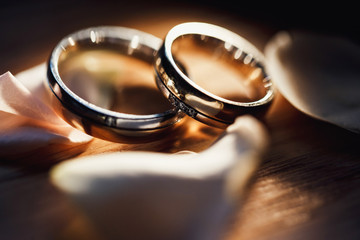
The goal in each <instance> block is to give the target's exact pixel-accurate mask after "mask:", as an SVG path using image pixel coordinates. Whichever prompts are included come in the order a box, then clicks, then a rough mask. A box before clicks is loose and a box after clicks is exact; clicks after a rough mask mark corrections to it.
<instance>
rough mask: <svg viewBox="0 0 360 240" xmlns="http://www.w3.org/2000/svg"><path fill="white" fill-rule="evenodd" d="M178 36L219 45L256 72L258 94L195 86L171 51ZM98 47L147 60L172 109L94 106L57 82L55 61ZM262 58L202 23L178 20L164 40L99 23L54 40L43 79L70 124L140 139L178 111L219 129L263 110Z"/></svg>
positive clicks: (267, 99) (267, 90)
mask: <svg viewBox="0 0 360 240" xmlns="http://www.w3.org/2000/svg"><path fill="white" fill-rule="evenodd" d="M183 37H190V38H192V39H193V40H194V41H197V42H199V43H200V44H201V45H203V46H207V47H208V48H213V47H216V48H217V49H219V47H220V49H221V51H223V53H225V54H226V55H227V56H229V57H230V58H231V60H232V61H234V62H236V63H237V64H240V65H242V66H246V67H248V68H249V69H253V70H257V72H258V73H259V75H260V81H261V88H262V92H264V94H263V96H261V97H260V99H257V100H255V101H249V102H240V101H233V100H229V99H225V98H223V97H220V96H217V95H215V94H213V93H211V92H209V91H207V90H205V89H204V88H202V87H200V86H199V85H198V84H196V83H195V82H194V81H193V80H191V78H190V77H189V76H188V74H187V72H186V69H185V67H184V66H183V64H182V63H180V62H179V61H177V59H176V58H175V57H176V56H174V55H173V51H172V47H173V44H174V42H175V41H176V40H177V39H180V38H183ZM99 46H100V47H105V48H109V49H116V51H117V52H118V53H121V54H123V55H125V56H130V57H133V58H136V59H140V60H142V61H145V62H146V63H148V64H151V65H152V66H153V67H154V70H155V71H154V72H155V73H154V75H155V81H156V84H157V86H158V88H159V89H160V91H161V92H162V93H163V94H164V96H165V97H166V98H167V99H168V100H169V101H170V102H171V104H172V108H170V109H168V110H167V111H165V112H161V113H156V114H149V115H135V114H127V113H121V112H117V111H112V110H109V109H106V108H104V107H102V106H98V105H95V104H93V103H90V102H89V101H87V100H85V99H84V98H82V97H80V96H78V95H77V94H76V93H74V91H72V89H70V88H69V86H68V85H67V84H65V82H64V81H63V79H62V77H61V74H60V73H59V64H61V62H62V61H64V59H66V56H67V55H68V54H71V53H74V52H76V49H78V48H79V47H86V48H88V49H92V48H97V47H99ZM264 62H265V61H264V57H263V55H262V54H261V52H260V51H259V50H258V49H257V48H256V47H254V46H253V45H252V44H251V43H249V42H248V41H247V40H245V39H244V38H242V37H240V36H239V35H237V34H235V33H233V32H231V31H229V30H227V29H225V28H222V27H219V26H216V25H212V24H208V23H199V22H189V23H183V24H179V25H177V26H175V27H173V28H172V29H171V30H170V31H169V32H168V34H167V35H166V37H165V39H164V41H162V40H161V39H159V38H157V37H155V36H153V35H150V34H148V33H144V32H141V31H138V30H135V29H130V28H124V27H111V26H101V27H92V28H88V29H84V30H80V31H77V32H75V33H73V34H70V35H68V36H66V37H65V38H63V39H62V40H61V41H60V42H59V43H58V44H57V46H56V47H55V48H54V50H53V51H52V53H51V56H50V59H49V62H48V72H47V76H48V78H47V81H48V86H49V89H50V90H51V92H52V94H51V96H53V100H54V101H52V102H53V105H54V108H55V110H56V111H57V113H58V114H59V115H60V116H61V117H62V118H63V119H64V120H66V121H67V122H68V123H69V124H71V125H72V126H74V127H75V128H78V129H80V130H82V131H84V132H85V133H87V134H90V135H92V136H94V137H98V138H102V139H106V140H110V141H116V142H134V141H135V142H141V141H146V140H147V139H152V138H153V136H157V135H158V134H161V133H163V132H164V131H165V130H167V129H169V128H171V127H173V126H174V125H175V124H176V123H177V122H179V121H180V120H181V119H182V118H183V116H184V114H187V115H189V116H190V117H192V118H194V119H196V120H198V121H201V122H203V123H205V124H208V125H210V126H214V127H219V128H226V126H228V125H229V124H231V123H233V122H234V120H235V118H236V117H237V116H239V115H243V114H252V115H258V114H263V113H264V112H265V111H266V109H267V108H268V106H269V105H270V103H271V101H272V99H273V97H274V89H273V86H272V83H271V79H270V77H269V76H268V75H267V73H266V71H265V64H264ZM219 81H221V79H219ZM83 87H84V88H86V87H87V86H86V85H84V86H83Z"/></svg>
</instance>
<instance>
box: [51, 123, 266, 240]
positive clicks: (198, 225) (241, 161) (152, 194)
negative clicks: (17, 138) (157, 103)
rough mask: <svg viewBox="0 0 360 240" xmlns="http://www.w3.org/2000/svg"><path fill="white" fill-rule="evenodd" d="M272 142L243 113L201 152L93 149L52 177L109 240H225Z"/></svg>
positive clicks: (60, 168) (53, 171) (263, 131)
mask: <svg viewBox="0 0 360 240" xmlns="http://www.w3.org/2000/svg"><path fill="white" fill-rule="evenodd" d="M267 141H268V137H267V133H266V131H265V129H264V128H263V126H262V124H261V123H259V122H258V121H257V120H255V119H254V118H252V117H249V116H243V117H240V118H238V119H237V121H236V122H235V123H234V124H233V125H231V126H229V127H228V129H227V130H226V131H225V133H224V135H222V136H221V137H219V139H218V140H217V141H216V142H215V143H214V144H213V145H212V146H211V147H210V148H208V149H207V150H205V151H203V152H201V153H198V154H196V153H182V154H165V153H154V152H117V153H107V154H101V155H93V156H87V157H83V158H78V159H73V160H69V161H66V162H62V163H60V164H59V165H57V166H56V167H55V168H54V169H53V170H52V172H51V173H52V174H51V177H52V181H53V183H54V185H55V186H57V187H58V188H59V189H60V190H62V191H63V192H65V193H66V194H68V195H69V197H70V199H71V200H72V201H73V202H74V203H75V204H76V205H77V206H78V207H79V209H81V210H82V211H83V212H84V214H85V216H87V217H88V218H89V219H90V220H91V221H92V223H94V225H95V226H96V227H97V230H98V232H99V233H100V234H101V235H102V236H104V239H157V240H162V239H172V240H178V239H179V240H180V239H184V240H185V239H186V240H192V239H193V240H199V239H206V240H212V239H220V238H221V235H222V234H223V233H224V231H225V228H226V227H227V226H228V223H229V220H230V219H231V217H232V216H233V214H235V210H236V209H238V208H239V207H240V205H241V199H242V196H243V195H244V193H245V190H246V188H247V186H248V184H249V182H250V179H251V178H252V176H253V175H254V172H255V170H256V169H257V167H258V166H259V164H260V162H261V157H262V155H263V154H264V151H265V149H266V146H267Z"/></svg>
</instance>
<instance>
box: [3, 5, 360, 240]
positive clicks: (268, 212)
mask: <svg viewBox="0 0 360 240" xmlns="http://www.w3.org/2000/svg"><path fill="white" fill-rule="evenodd" d="M40 3H42V5H39V4H38V5H37V4H27V5H24V6H13V5H9V6H5V7H4V8H2V12H1V14H0V15H1V20H2V21H0V29H1V32H2V33H6V34H5V35H6V37H4V36H5V35H2V39H1V40H0V43H1V44H0V54H1V58H0V60H1V61H0V71H1V73H2V72H5V71H8V70H10V71H11V72H12V73H13V74H15V73H17V72H19V71H22V70H25V69H27V68H29V67H32V66H35V65H37V64H39V63H41V62H44V61H46V59H47V57H48V55H49V53H50V51H51V49H52V47H53V46H54V45H55V44H56V42H57V41H58V40H59V39H60V38H61V37H63V35H65V34H68V33H70V32H72V31H74V30H77V29H80V28H83V27H88V26H92V25H103V24H111V25H120V26H128V27H134V28H138V29H140V30H145V31H148V32H150V33H153V34H154V35H156V36H159V37H163V36H164V35H165V34H166V32H167V30H168V29H169V28H170V27H171V26H173V25H175V24H176V23H180V22H183V21H207V22H211V23H215V24H219V25H222V26H225V27H228V28H229V29H231V30H234V31H235V32H238V33H239V34H241V35H243V36H245V37H247V38H248V39H249V40H251V41H252V42H253V43H254V44H255V45H256V46H258V47H259V48H262V47H263V46H264V44H265V43H266V41H267V40H268V39H269V38H270V37H271V35H272V33H273V32H275V31H276V29H272V28H270V27H269V26H267V25H259V24H258V23H253V22H252V21H248V20H247V19H243V18H241V17H239V15H234V14H230V13H229V12H227V11H224V10H221V9H215V10H214V9H210V8H199V7H188V6H185V5H184V6H182V7H178V6H176V7H174V6H167V7H166V8H165V7H163V8H153V7H152V8H149V6H148V5H145V6H143V8H139V6H135V5H128V6H120V5H119V4H115V3H112V2H105V4H95V3H94V2H92V4H88V5H86V4H83V2H82V1H79V2H75V3H74V4H73V5H66V4H70V3H69V2H67V1H65V2H64V3H63V4H59V3H58V4H54V3H52V4H51V3H44V2H40ZM69 6H72V7H69ZM3 20H4V21H3ZM264 124H265V125H266V126H267V128H268V129H269V132H270V136H271V141H272V142H271V147H270V149H269V151H268V153H267V155H266V157H265V159H264V162H263V164H262V166H261V168H260V169H259V171H258V173H257V174H256V176H255V178H254V183H253V184H252V187H251V189H250V192H249V195H248V197H247V199H246V200H245V202H244V203H243V204H244V205H243V206H244V207H243V208H242V211H240V212H239V213H238V215H237V217H236V219H234V221H233V224H232V225H231V226H230V227H229V234H228V235H227V236H224V239H226V240H235V239H240V240H241V239H244V240H245V239H246V240H248V239H251V240H255V239H256V240H260V239H289V240H294V239H314V240H315V239H349V240H350V239H360V218H359V216H360V201H359V199H360V190H359V186H360V150H359V143H360V141H359V140H360V137H359V135H356V134H353V133H351V132H348V131H346V130H343V129H340V128H338V127H335V126H332V125H330V124H328V123H324V122H320V121H318V120H315V119H312V118H310V117H307V116H305V115H304V114H302V113H301V112H299V111H297V110H296V109H294V108H293V107H292V106H291V105H290V104H289V103H288V102H287V101H286V100H285V99H284V98H283V97H282V96H280V95H278V96H277V97H276V99H275V102H274V104H273V106H272V107H271V109H270V111H269V112H268V114H267V116H266V118H265V120H264ZM183 129H184V131H182V133H181V134H173V135H171V136H169V137H168V138H164V139H159V140H158V141H154V142H151V143H147V144H120V143H112V142H107V141H103V140H99V139H95V140H94V141H92V142H91V143H89V144H86V145H84V146H82V147H81V148H79V147H77V148H71V147H65V146H51V147H49V148H46V149H42V150H39V151H37V152H33V153H30V154H28V155H26V156H16V155H15V157H13V158H7V159H1V161H0V236H1V237H0V238H1V239H39V240H42V239H90V240H91V239H100V237H99V236H96V233H94V232H93V231H92V228H91V225H90V223H87V222H86V219H83V218H82V217H81V214H80V213H78V212H77V210H76V209H75V208H74V207H73V206H72V205H71V203H69V202H68V200H67V199H66V198H65V197H64V196H63V195H62V194H61V193H60V192H58V191H57V190H56V189H55V188H54V187H53V186H52V185H51V183H50V182H49V177H48V174H49V172H48V171H49V167H51V166H52V165H53V164H55V163H57V162H59V161H63V160H66V159H68V158H72V157H79V156H84V155H88V154H97V153H102V152H110V151H129V150H147V151H162V152H177V151H181V150H191V151H201V150H203V149H206V148H207V147H208V146H209V145H210V144H211V143H212V142H213V141H214V140H215V139H216V137H217V136H218V135H219V134H221V130H218V129H214V128H211V127H207V126H205V125H203V124H201V123H197V122H196V121H194V120H192V119H189V118H187V119H186V120H185V121H184V126H183Z"/></svg>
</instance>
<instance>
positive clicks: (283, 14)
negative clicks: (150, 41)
mask: <svg viewBox="0 0 360 240" xmlns="http://www.w3.org/2000/svg"><path fill="white" fill-rule="evenodd" d="M332 2H333V3H330V1H327V2H324V3H322V2H316V1H287V2H285V3H279V2H274V1H266V2H262V1H253V0H252V1H249V0H247V1H238V0H237V1H228V0H219V1H214V0H183V1H163V0H159V1H143V0H141V1H128V0H127V1H109V0H107V1H99V0H90V1H84V0H72V1H70V0H63V1H44V0H38V1H1V6H0V36H1V37H0V73H3V72H5V71H8V70H10V71H12V72H13V73H16V72H18V71H20V70H24V69H26V68H28V67H31V65H32V62H40V61H42V60H43V59H44V58H45V56H44V55H43V52H49V50H50V49H51V48H52V47H53V46H54V45H55V44H56V42H57V41H58V40H59V39H60V38H61V37H63V36H64V35H65V34H68V33H69V32H70V31H75V30H78V29H79V28H83V27H85V26H92V25H101V24H110V23H113V22H114V19H116V20H119V19H126V18H127V17H129V16H130V15H131V16H134V15H139V16H141V14H142V13H144V12H146V13H149V12H155V14H154V15H158V14H164V13H165V14H166V12H167V9H172V10H174V9H178V10H179V11H183V12H186V11H198V12H199V14H201V13H202V12H204V11H205V10H206V11H207V12H209V11H210V12H211V11H213V12H221V13H222V14H223V15H224V16H226V15H232V16H235V17H236V18H237V19H239V21H248V22H250V23H252V24H256V25H257V26H259V27H261V28H263V29H264V31H269V32H271V33H272V32H276V31H278V30H287V29H302V30H307V31H315V32H322V33H327V34H336V35H341V36H345V37H348V38H351V39H352V40H354V41H357V42H359V39H360V38H359V35H360V24H359V20H358V19H357V18H358V15H359V14H358V8H357V7H356V6H355V5H354V3H352V4H351V3H348V2H346V1H332ZM39 43H41V44H39ZM39 45H40V46H39ZM37 52H38V53H39V55H38V54H36V53H37ZM30 60H32V61H30ZM18 62H22V65H21V66H20V65H18V64H17V63H18Z"/></svg>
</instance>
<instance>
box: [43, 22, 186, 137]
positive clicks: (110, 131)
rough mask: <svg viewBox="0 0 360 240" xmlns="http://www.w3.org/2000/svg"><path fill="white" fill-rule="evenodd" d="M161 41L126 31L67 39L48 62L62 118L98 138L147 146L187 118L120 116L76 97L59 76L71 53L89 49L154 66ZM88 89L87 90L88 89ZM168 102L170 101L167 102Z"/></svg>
mask: <svg viewBox="0 0 360 240" xmlns="http://www.w3.org/2000/svg"><path fill="white" fill-rule="evenodd" d="M161 43H162V41H161V39H158V38H156V37H155V36H153V35H150V34H147V33H144V32H141V31H138V30H135V29H130V28H124V27H111V26H102V27H93V28H87V29H84V30H80V31H77V32H75V33H73V34H70V35H68V36H66V37H65V38H63V39H62V40H61V41H60V42H59V43H58V44H57V46H56V47H55V48H54V50H53V51H52V53H51V56H50V59H49V62H48V72H47V75H48V78H47V79H48V86H49V87H50V90H51V92H52V93H53V94H51V95H52V96H53V99H54V100H53V101H52V102H53V105H54V107H55V109H56V111H57V112H58V114H59V115H60V116H61V117H62V118H63V119H64V120H65V121H67V122H68V123H70V124H71V125H72V126H74V127H75V128H78V129H80V130H82V131H84V132H85V133H87V134H89V135H92V136H94V137H98V138H102V139H105V140H111V141H116V142H146V141H147V140H148V139H149V138H150V139H151V136H153V135H157V134H158V133H160V132H163V130H165V129H168V128H169V127H170V126H173V125H174V124H175V123H177V122H178V121H179V120H181V118H182V117H183V114H182V113H180V114H179V111H178V109H176V108H175V107H174V108H172V109H171V108H170V109H169V110H167V111H165V112H162V113H156V114H149V115H135V114H127V113H121V112H116V111H112V110H108V109H106V108H103V107H99V106H97V105H95V104H93V103H90V102H88V101H86V100H84V99H83V98H81V97H79V96H78V95H77V94H75V93H74V92H73V91H72V90H70V89H69V87H68V86H67V85H66V84H65V83H64V81H63V80H62V78H61V76H60V74H59V68H58V66H59V62H60V61H61V59H63V58H64V57H63V55H64V54H66V53H67V52H70V51H72V50H75V51H76V49H77V47H81V46H85V47H87V48H89V49H91V48H93V47H94V48H98V47H101V46H102V47H108V48H110V49H116V51H117V53H120V54H123V55H126V56H130V57H134V58H137V59H140V60H142V61H145V62H146V63H148V64H150V66H152V64H153V61H154V56H155V54H156V52H157V50H158V49H159V47H160V46H161ZM84 87H86V86H84ZM165 101H166V100H165Z"/></svg>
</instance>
